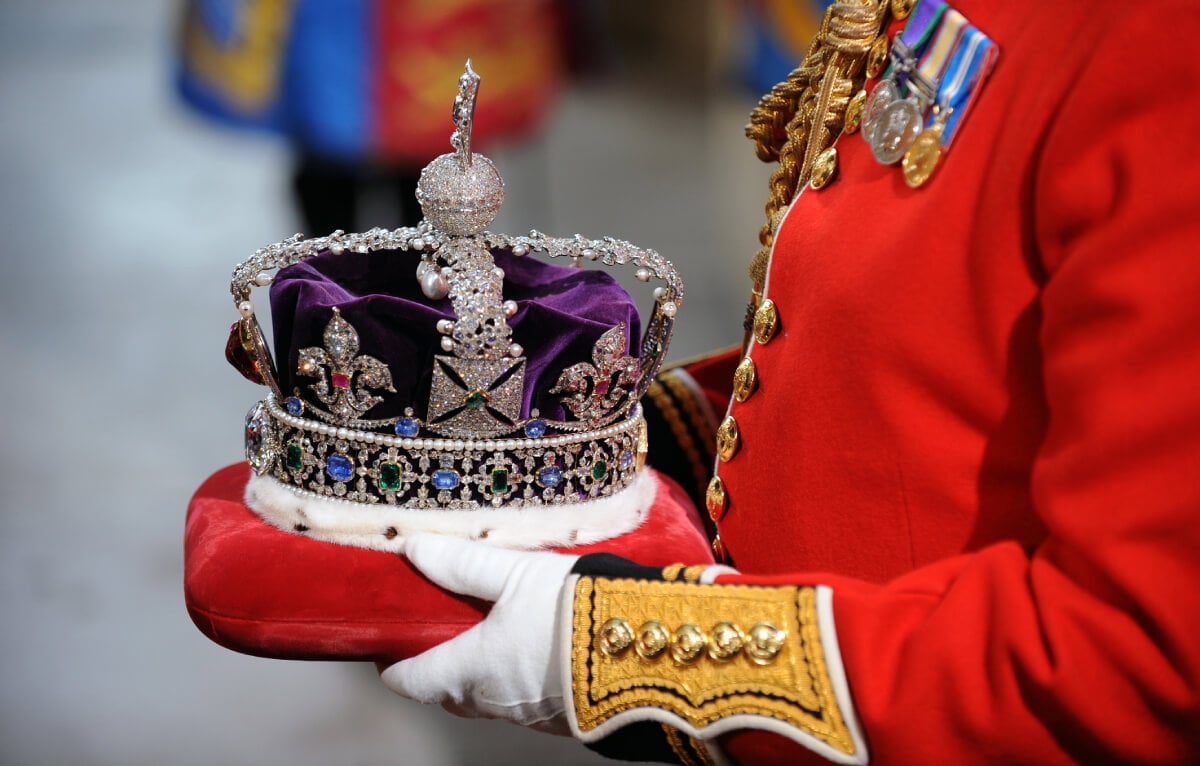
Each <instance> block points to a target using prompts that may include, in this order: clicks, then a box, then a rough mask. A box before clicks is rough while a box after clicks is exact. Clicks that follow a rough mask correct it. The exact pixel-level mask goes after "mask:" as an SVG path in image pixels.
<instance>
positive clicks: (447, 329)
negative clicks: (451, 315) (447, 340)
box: [437, 319, 454, 335]
mask: <svg viewBox="0 0 1200 766" xmlns="http://www.w3.org/2000/svg"><path fill="white" fill-rule="evenodd" d="M437 331H438V332H439V333H441V334H442V335H449V334H450V333H452V332H454V321H453V320H450V319H439V320H438V323H437Z"/></svg>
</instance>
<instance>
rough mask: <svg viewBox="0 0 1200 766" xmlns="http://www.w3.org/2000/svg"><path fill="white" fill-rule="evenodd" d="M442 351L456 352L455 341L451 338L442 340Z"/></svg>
mask: <svg viewBox="0 0 1200 766" xmlns="http://www.w3.org/2000/svg"><path fill="white" fill-rule="evenodd" d="M442 350H443V351H453V350H454V339H453V338H450V337H446V338H442Z"/></svg>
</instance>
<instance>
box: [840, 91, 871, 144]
mask: <svg viewBox="0 0 1200 766" xmlns="http://www.w3.org/2000/svg"><path fill="white" fill-rule="evenodd" d="M866 105H867V92H866V91H865V90H860V91H859V92H858V93H855V94H854V98H852V99H850V103H849V104H847V105H846V124H845V126H844V127H843V128H842V129H843V130H844V131H846V133H848V134H851V135H853V134H855V133H857V132H858V129H859V127H861V126H862V115H863V108H864V107H865V106H866Z"/></svg>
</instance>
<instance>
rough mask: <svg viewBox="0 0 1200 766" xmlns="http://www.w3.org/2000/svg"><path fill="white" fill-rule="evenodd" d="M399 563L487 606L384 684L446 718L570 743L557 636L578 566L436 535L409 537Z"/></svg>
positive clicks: (386, 675) (393, 670) (394, 669)
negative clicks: (503, 725)
mask: <svg viewBox="0 0 1200 766" xmlns="http://www.w3.org/2000/svg"><path fill="white" fill-rule="evenodd" d="M404 554H405V556H407V557H408V559H409V560H410V561H411V562H412V564H413V566H415V567H416V568H417V569H418V570H420V571H421V572H422V573H423V574H424V575H425V576H426V577H428V578H429V579H430V580H432V581H433V582H434V583H436V584H438V585H440V586H442V587H443V588H445V589H447V590H450V591H454V592H455V593H461V594H463V595H467V596H475V597H477V598H482V599H486V600H488V601H494V602H496V603H495V605H494V606H493V607H492V610H491V612H490V613H489V614H488V615H487V617H485V618H484V620H483V621H482V622H481V623H479V624H478V625H476V626H475V627H473V628H471V629H470V630H468V631H467V632H466V633H463V634H462V635H460V636H456V637H455V638H453V639H451V640H449V641H447V642H445V643H443V644H440V645H438V646H435V647H433V648H432V649H429V650H428V651H425V652H423V653H421V654H419V655H417V656H416V657H412V658H410V659H407V660H402V661H400V662H397V663H396V664H394V665H392V666H390V667H388V668H386V669H385V670H384V671H383V672H382V673H381V674H380V677H381V678H382V679H383V682H384V684H386V685H387V687H388V688H389V689H391V690H392V691H394V692H396V693H397V694H399V695H401V696H403V697H408V698H409V699H413V700H416V701H418V702H425V703H437V704H439V705H441V706H442V707H443V708H445V709H446V710H448V711H450V712H451V713H454V714H455V715H460V716H464V717H466V718H504V719H507V720H509V721H513V722H514V723H518V724H520V725H522V726H529V727H531V728H534V729H539V730H541V731H546V732H551V733H554V734H562V735H567V736H569V735H570V729H569V727H568V725H567V721H566V708H565V705H564V703H563V684H562V679H561V675H562V674H561V670H560V662H561V652H562V650H563V649H562V647H561V641H560V640H559V637H558V636H557V635H556V634H557V630H556V628H557V625H558V618H557V615H558V602H559V593H560V591H561V590H562V587H563V583H564V582H565V581H566V578H567V576H568V575H569V574H570V571H571V567H573V566H574V565H575V561H576V560H577V559H578V558H579V557H578V556H564V555H561V554H558V553H546V552H541V551H515V550H506V549H503V548H496V547H493V546H490V545H487V544H484V543H479V542H473V541H470V540H464V539H462V538H457V537H449V536H445V535H414V536H413V537H411V538H409V539H408V540H407V541H406V542H405V546H404ZM565 638H566V637H565V636H564V637H563V639H564V640H565Z"/></svg>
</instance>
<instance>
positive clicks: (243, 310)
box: [237, 301, 254, 319]
mask: <svg viewBox="0 0 1200 766" xmlns="http://www.w3.org/2000/svg"><path fill="white" fill-rule="evenodd" d="M237 309H238V312H239V313H240V314H241V315H242V316H244V317H246V318H247V319H249V318H250V317H252V316H254V304H253V303H251V302H250V301H242V302H241V303H239V304H238V306H237Z"/></svg>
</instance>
